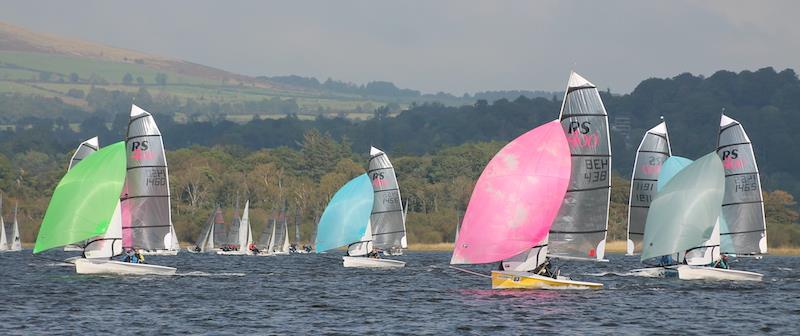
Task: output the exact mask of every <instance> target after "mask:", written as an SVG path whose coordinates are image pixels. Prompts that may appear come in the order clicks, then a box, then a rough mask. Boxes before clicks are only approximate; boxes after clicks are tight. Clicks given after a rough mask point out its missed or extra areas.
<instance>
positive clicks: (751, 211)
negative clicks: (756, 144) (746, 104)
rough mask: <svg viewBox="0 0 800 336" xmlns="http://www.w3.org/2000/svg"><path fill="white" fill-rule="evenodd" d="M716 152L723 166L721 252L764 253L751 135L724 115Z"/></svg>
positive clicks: (760, 200)
mask: <svg viewBox="0 0 800 336" xmlns="http://www.w3.org/2000/svg"><path fill="white" fill-rule="evenodd" d="M717 154H718V155H719V157H720V159H721V160H722V164H723V167H724V168H725V198H724V200H723V205H722V213H721V218H722V220H721V221H720V223H723V224H724V225H722V226H721V227H720V235H721V236H722V238H721V242H720V245H721V246H720V248H721V250H722V253H724V254H736V255H759V254H765V253H767V232H766V220H765V217H764V199H763V196H762V194H761V178H760V176H759V172H758V165H757V164H756V158H755V153H754V151H753V145H752V143H751V141H750V137H748V136H747V133H746V132H745V130H744V127H742V125H741V124H740V123H739V122H738V121H736V120H734V119H732V118H730V117H728V116H726V115H724V114H723V115H722V117H721V119H720V130H719V138H718V141H717Z"/></svg>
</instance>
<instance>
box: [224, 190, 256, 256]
mask: <svg viewBox="0 0 800 336" xmlns="http://www.w3.org/2000/svg"><path fill="white" fill-rule="evenodd" d="M237 233H238V237H237V244H238V245H239V248H238V249H235V250H232V251H217V254H221V255H253V254H255V253H254V252H253V251H252V250H251V249H250V247H251V246H252V244H253V230H252V228H251V227H250V200H248V201H246V202H245V203H244V211H243V212H242V218H241V219H240V220H239V229H238V230H237Z"/></svg>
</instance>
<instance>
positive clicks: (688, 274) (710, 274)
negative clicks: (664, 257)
mask: <svg viewBox="0 0 800 336" xmlns="http://www.w3.org/2000/svg"><path fill="white" fill-rule="evenodd" d="M631 273H633V274H634V275H637V276H643V277H651V278H678V279H681V280H706V281H726V280H727V281H761V279H762V278H763V275H762V274H759V273H755V272H747V271H739V270H732V269H724V268H714V267H707V266H689V265H680V266H669V267H651V268H641V269H635V270H633V271H631Z"/></svg>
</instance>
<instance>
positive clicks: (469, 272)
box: [448, 265, 492, 279]
mask: <svg viewBox="0 0 800 336" xmlns="http://www.w3.org/2000/svg"><path fill="white" fill-rule="evenodd" d="M448 267H450V268H452V269H454V270H456V271H461V272H464V273H467V274H472V275H477V276H479V277H484V278H490V279H491V278H492V276H491V275H486V274H481V273H478V272H474V271H470V270H468V269H463V268H461V267H455V266H453V265H449V266H448Z"/></svg>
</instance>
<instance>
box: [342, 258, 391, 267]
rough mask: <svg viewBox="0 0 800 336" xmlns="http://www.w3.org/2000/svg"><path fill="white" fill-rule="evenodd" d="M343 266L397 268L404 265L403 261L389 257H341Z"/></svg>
mask: <svg viewBox="0 0 800 336" xmlns="http://www.w3.org/2000/svg"><path fill="white" fill-rule="evenodd" d="M342 259H343V260H344V262H343V264H344V267H373V268H397V267H405V266H406V263H405V261H399V260H391V259H377V258H368V257H342Z"/></svg>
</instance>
